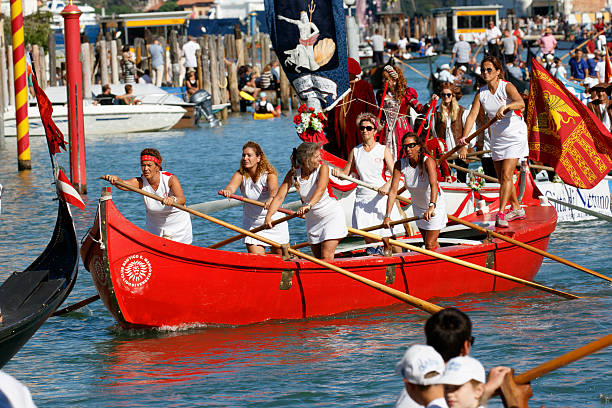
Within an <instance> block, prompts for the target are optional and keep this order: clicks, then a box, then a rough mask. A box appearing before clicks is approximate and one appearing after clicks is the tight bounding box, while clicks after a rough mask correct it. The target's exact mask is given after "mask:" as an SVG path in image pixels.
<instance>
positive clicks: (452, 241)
mask: <svg viewBox="0 0 612 408" xmlns="http://www.w3.org/2000/svg"><path fill="white" fill-rule="evenodd" d="M398 241H401V242H405V243H407V244H411V245H415V246H422V245H423V238H399V239H398ZM438 243H439V244H440V246H450V245H481V244H482V241H477V240H473V239H461V238H438ZM380 245H382V243H381V242H373V243H371V244H363V243H362V244H358V245H355V246H351V247H342V248H341V249H337V250H336V252H335V253H336V254H341V253H346V252H351V251H358V250H360V249H366V248H369V247H377V246H380ZM406 251H408V250H406Z"/></svg>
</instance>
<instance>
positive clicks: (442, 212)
mask: <svg viewBox="0 0 612 408" xmlns="http://www.w3.org/2000/svg"><path fill="white" fill-rule="evenodd" d="M427 160H433V159H432V158H430V157H428V156H425V157H424V158H423V174H421V171H420V170H419V167H418V166H417V167H412V166H411V165H410V161H409V160H408V158H407V157H404V158H402V161H401V170H402V176H404V183H405V184H406V188H407V189H408V191H409V192H410V198H411V200H412V211H413V212H414V215H415V216H418V217H422V216H423V214H425V211H427V210H428V209H429V199H430V197H431V185H430V184H429V175H428V172H427V166H426V165H425V162H426V161H427ZM447 222H448V218H447V217H446V199H445V198H444V193H443V192H442V189H441V188H440V186H439V185H438V199H437V200H436V209H435V210H434V216H433V217H431V218H430V220H429V221H426V220H424V219H420V220H417V222H416V225H417V227H419V228H420V229H423V230H441V229H442V228H444V227H445V226H446V223H447Z"/></svg>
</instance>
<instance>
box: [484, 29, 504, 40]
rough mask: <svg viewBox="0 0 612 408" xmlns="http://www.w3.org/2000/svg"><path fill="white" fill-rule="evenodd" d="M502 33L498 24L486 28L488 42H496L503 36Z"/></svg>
mask: <svg viewBox="0 0 612 408" xmlns="http://www.w3.org/2000/svg"><path fill="white" fill-rule="evenodd" d="M501 35H502V33H501V31H499V28H497V26H493V28H487V29H486V30H485V38H486V39H487V42H488V43H489V44H491V43H496V42H497V39H498V38H499V37H501Z"/></svg>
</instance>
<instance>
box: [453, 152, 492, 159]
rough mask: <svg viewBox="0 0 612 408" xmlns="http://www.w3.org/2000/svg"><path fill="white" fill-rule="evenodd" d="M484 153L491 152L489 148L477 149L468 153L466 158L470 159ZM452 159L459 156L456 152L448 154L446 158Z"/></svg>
mask: <svg viewBox="0 0 612 408" xmlns="http://www.w3.org/2000/svg"><path fill="white" fill-rule="evenodd" d="M486 153H491V150H479V151H477V152H472V153H468V154H467V158H468V159H470V158H473V157H478V156H481V155H483V154H486ZM454 159H459V156H458V155H457V154H454V155H452V156H450V157H449V158H448V159H447V160H454Z"/></svg>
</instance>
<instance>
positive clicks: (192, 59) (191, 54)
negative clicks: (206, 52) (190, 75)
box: [183, 41, 200, 68]
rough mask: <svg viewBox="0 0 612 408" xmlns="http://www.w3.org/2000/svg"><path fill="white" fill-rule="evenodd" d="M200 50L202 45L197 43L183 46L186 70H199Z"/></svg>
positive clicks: (189, 42) (187, 43) (192, 42)
mask: <svg viewBox="0 0 612 408" xmlns="http://www.w3.org/2000/svg"><path fill="white" fill-rule="evenodd" d="M199 49H200V44H198V43H197V42H195V41H187V42H186V43H185V44H183V56H184V57H185V67H186V68H197V66H198V60H197V59H196V51H197V50H199Z"/></svg>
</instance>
